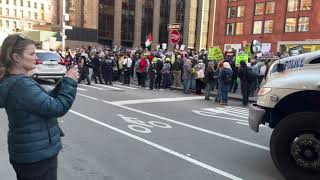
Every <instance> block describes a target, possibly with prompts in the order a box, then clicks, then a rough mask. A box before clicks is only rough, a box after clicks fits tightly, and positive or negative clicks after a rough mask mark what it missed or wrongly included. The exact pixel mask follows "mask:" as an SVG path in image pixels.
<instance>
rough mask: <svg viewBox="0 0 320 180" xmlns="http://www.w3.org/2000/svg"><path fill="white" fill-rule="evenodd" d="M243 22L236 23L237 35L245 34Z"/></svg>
mask: <svg viewBox="0 0 320 180" xmlns="http://www.w3.org/2000/svg"><path fill="white" fill-rule="evenodd" d="M243 29H244V28H243V23H237V24H236V35H242V34H243Z"/></svg>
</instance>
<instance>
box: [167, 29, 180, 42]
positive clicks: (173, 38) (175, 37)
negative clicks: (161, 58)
mask: <svg viewBox="0 0 320 180" xmlns="http://www.w3.org/2000/svg"><path fill="white" fill-rule="evenodd" d="M180 36H181V35H180V33H179V31H178V30H176V29H173V30H171V31H170V37H169V40H170V42H171V44H178V43H179V42H180V38H181V37H180Z"/></svg>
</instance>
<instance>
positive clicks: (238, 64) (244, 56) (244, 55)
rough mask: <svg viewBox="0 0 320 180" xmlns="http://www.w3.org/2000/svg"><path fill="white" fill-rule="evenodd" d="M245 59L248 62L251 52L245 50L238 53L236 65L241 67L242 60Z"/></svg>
mask: <svg viewBox="0 0 320 180" xmlns="http://www.w3.org/2000/svg"><path fill="white" fill-rule="evenodd" d="M241 61H245V62H246V63H248V62H249V54H248V53H246V52H244V53H237V56H236V66H237V67H240V62H241Z"/></svg>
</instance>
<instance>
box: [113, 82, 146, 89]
mask: <svg viewBox="0 0 320 180" xmlns="http://www.w3.org/2000/svg"><path fill="white" fill-rule="evenodd" d="M114 84H117V85H121V84H120V83H114ZM130 87H134V88H137V89H138V88H141V86H136V85H132V84H130Z"/></svg>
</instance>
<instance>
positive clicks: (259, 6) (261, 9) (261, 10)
mask: <svg viewBox="0 0 320 180" xmlns="http://www.w3.org/2000/svg"><path fill="white" fill-rule="evenodd" d="M263 13H264V3H257V4H256V8H255V11H254V15H256V16H258V15H263Z"/></svg>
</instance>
